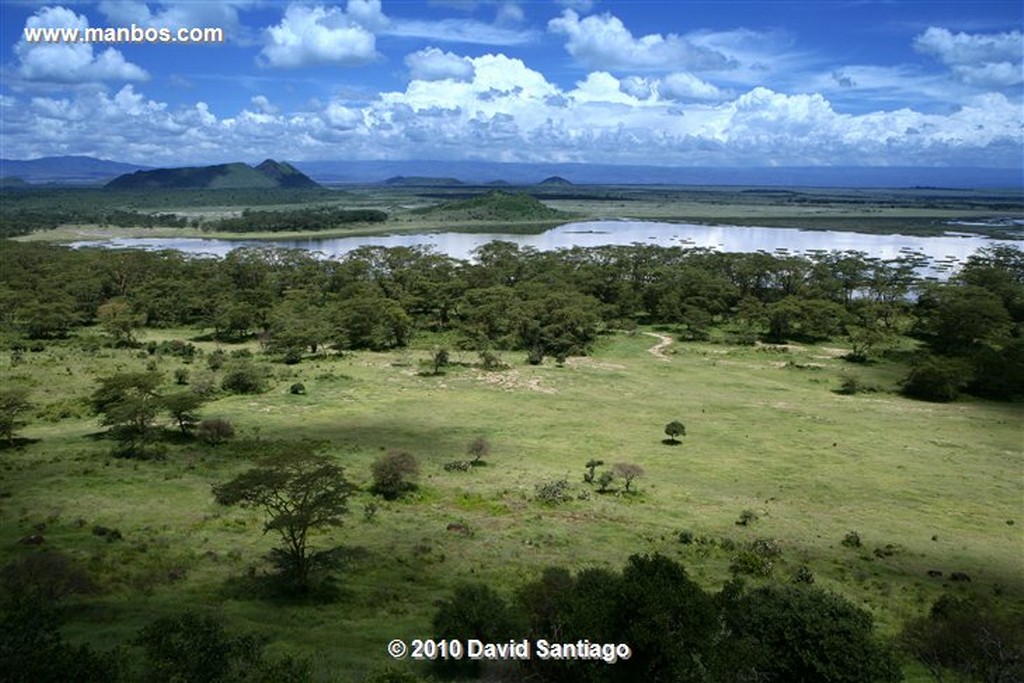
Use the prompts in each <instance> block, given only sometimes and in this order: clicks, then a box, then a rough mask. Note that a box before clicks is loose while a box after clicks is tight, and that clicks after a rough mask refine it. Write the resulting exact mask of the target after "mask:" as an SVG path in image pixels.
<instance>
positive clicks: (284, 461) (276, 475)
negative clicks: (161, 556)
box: [213, 443, 356, 592]
mask: <svg viewBox="0 0 1024 683" xmlns="http://www.w3.org/2000/svg"><path fill="white" fill-rule="evenodd" d="M266 447H267V448H269V449H270V450H271V451H272V454H271V455H269V456H267V457H266V458H265V459H264V460H263V461H262V462H261V463H260V464H259V465H258V466H257V467H254V468H252V469H250V470H248V471H246V472H243V473H242V474H240V475H238V476H237V477H235V478H234V479H232V480H231V481H229V482H226V483H224V484H219V485H217V486H214V487H213V495H214V498H215V499H216V500H217V502H218V503H220V504H221V505H239V506H241V507H247V508H255V509H258V510H263V512H264V513H265V514H266V522H265V523H264V525H263V533H268V532H271V531H272V532H274V533H276V534H277V535H278V536H279V537H280V539H281V546H280V547H279V548H274V549H273V550H272V551H271V552H270V560H271V562H272V563H273V564H274V565H275V566H276V567H277V569H278V571H279V572H280V573H281V575H282V576H283V577H284V578H285V579H286V581H288V583H289V584H290V585H291V586H292V587H294V588H296V589H298V590H299V591H302V592H304V591H307V590H308V589H309V587H310V577H311V575H312V573H313V571H314V569H317V568H320V567H325V566H330V565H331V564H332V562H333V560H334V557H335V551H334V550H316V549H314V548H313V547H312V546H310V544H309V536H310V534H311V533H312V532H314V531H317V530H320V529H324V528H327V527H337V526H341V517H342V515H344V514H345V513H346V512H348V506H347V501H348V497H349V496H350V495H351V494H352V493H353V492H354V491H355V490H356V487H355V485H354V484H352V483H350V482H349V481H348V480H347V479H346V478H345V470H344V468H343V467H341V466H340V465H336V464H334V462H332V461H331V460H330V459H329V458H327V457H325V456H323V455H319V454H317V453H316V451H315V446H314V445H312V444H310V443H298V444H279V445H274V444H271V445H270V446H266Z"/></svg>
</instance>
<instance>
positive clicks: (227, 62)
mask: <svg viewBox="0 0 1024 683" xmlns="http://www.w3.org/2000/svg"><path fill="white" fill-rule="evenodd" d="M1022 12H1024V10H1022V3H1021V2H1020V1H1019V0H1005V1H1004V0H999V1H994V2H992V1H985V0H978V1H975V2H970V3H967V2H959V1H956V2H953V1H941V0H940V1H934V0H931V1H907V2H899V1H878V2H872V1H870V0H860V1H854V0H851V1H843V0H824V1H822V0H816V1H814V2H804V1H799V2H781V1H775V0H764V1H756V0H747V1H745V2H730V1H727V0H723V1H715V2H712V1H708V0H705V1H687V0H661V1H657V2H650V1H643V0H640V1H631V2H621V1H620V2H613V1H609V0H604V1H602V0H533V1H530V2H517V1H515V0H425V1H422V2H397V1H396V2H389V1H388V0H384V1H383V2H381V1H379V0H348V1H347V2H342V3H338V4H334V3H316V2H313V3H306V2H279V1H276V0H274V1H270V0H229V1H225V2H205V1H191V2H142V1H139V0H103V1H96V2H65V3H62V4H53V3H41V2H32V1H30V0H4V2H3V3H2V4H0V13H2V16H0V19H2V22H0V40H2V43H3V46H2V60H0V78H2V81H0V116H2V130H0V147H2V150H0V153H2V156H3V157H5V158H33V157H38V156H49V155H58V154H88V155H93V156H98V157H103V158H109V159H115V160H120V161H130V162H136V163H143V164H149V165H167V164H186V163H215V162H224V161H234V160H244V161H250V162H252V161H259V160H261V159H263V158H265V157H268V156H272V157H275V158H279V159H288V160H293V161H301V160H345V159H479V160H488V161H519V162H530V161H552V162H568V161H572V162H595V163H613V164H614V163H622V164H654V165H682V166H806V165H812V166H813V165H832V166H846V165H867V166H993V167H1020V166H1021V164H1022V145H1024V68H1022V64H1021V61H1022V52H1024V37H1022V34H1021V31H1022V24H1024V17H1022ZM133 23H134V24H136V25H138V26H143V27H170V28H174V29H177V28H180V27H220V28H223V29H224V30H225V32H226V36H227V40H226V42H225V43H223V44H218V45H183V44H173V45H169V44H162V45H134V44H120V45H100V44H93V45H87V44H80V45H39V44H29V43H27V42H26V41H25V40H24V37H23V29H24V28H25V27H26V26H29V27H43V26H45V27H60V26H68V27H74V26H78V27H85V26H90V27H119V26H129V25H131V24H133Z"/></svg>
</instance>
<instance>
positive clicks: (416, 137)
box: [0, 53, 1024, 166]
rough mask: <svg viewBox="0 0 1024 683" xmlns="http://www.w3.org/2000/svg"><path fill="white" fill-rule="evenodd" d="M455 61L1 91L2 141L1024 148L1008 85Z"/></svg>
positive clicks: (119, 153) (336, 150)
mask: <svg viewBox="0 0 1024 683" xmlns="http://www.w3.org/2000/svg"><path fill="white" fill-rule="evenodd" d="M442 54H443V53H442ZM465 59H466V60H467V61H468V62H469V64H470V65H471V66H472V74H471V76H469V77H468V78H466V79H464V80H457V79H455V78H446V79H442V80H425V79H413V80H411V81H409V83H408V84H407V85H406V86H405V88H404V89H401V90H396V91H393V92H386V93H382V94H381V95H379V96H378V97H377V98H376V99H374V100H372V101H369V102H366V101H359V102H356V101H352V100H346V99H344V98H341V97H338V98H335V99H332V100H330V101H327V102H323V103H317V102H313V103H310V104H308V105H307V106H306V107H305V109H304V110H301V111H296V112H277V111H275V110H274V108H273V107H272V106H271V105H270V103H269V102H268V101H265V100H264V99H260V96H256V97H254V98H253V99H252V101H251V105H248V109H246V110H243V111H241V112H238V113H234V114H230V115H220V116H218V114H217V113H215V112H214V111H212V110H211V108H210V107H208V106H207V105H206V104H204V103H202V102H197V103H196V104H194V105H192V106H187V107H178V108H171V107H169V106H167V105H165V104H163V103H160V102H155V101H152V100H150V99H148V98H146V97H145V96H144V95H143V94H141V93H140V92H138V91H137V90H135V89H134V88H133V87H131V86H126V87H124V88H122V89H121V90H120V91H118V92H117V93H114V94H107V93H104V92H98V91H96V92H77V93H73V95H74V96H73V97H69V98H53V97H35V98H31V99H29V100H26V99H18V100H15V99H14V98H11V97H8V98H5V99H3V100H2V101H0V104H2V105H3V107H4V122H5V128H4V131H3V133H2V134H0V135H2V137H0V141H2V143H3V144H4V148H5V150H7V152H6V153H7V154H10V155H11V156H19V157H27V156H32V155H34V154H39V153H49V154H52V153H55V152H65V153H88V154H96V155H98V156H107V157H117V158H122V159H125V160H131V161H140V162H146V163H150V164H159V163H182V162H183V161H188V162H220V161H224V160H225V159H239V158H253V159H256V158H263V157H266V156H278V157H285V158H289V159H293V160H302V159H325V158H352V159H379V158H392V159H403V158H404V159H408V158H418V159H467V158H486V159H490V160H504V161H585V162H595V163H640V164H644V163H652V162H653V161H655V160H656V163H660V164H681V165H716V164H717V165H735V164H744V165H767V164H778V165H814V164H823V165H859V164H866V165H870V164H882V165H884V164H891V163H899V164H904V165H915V164H921V165H933V164H950V163H956V164H961V165H971V164H978V165H988V166H992V165H1001V166H1012V165H1013V164H1014V163H1018V164H1019V163H1020V162H1021V149H1022V145H1024V139H1022V129H1021V125H1020V108H1019V104H1015V103H1014V102H1012V101H1011V100H1010V98H1008V97H1007V96H1006V95H1004V94H1002V93H990V94H986V95H981V96H974V97H971V98H967V99H965V100H964V101H963V103H962V105H961V106H960V108H959V109H957V110H956V111H953V112H949V111H948V110H946V111H943V112H942V113H924V112H919V111H914V110H912V109H907V108H901V109H893V110H877V111H871V112H868V113H864V114H851V113H844V112H842V111H839V110H837V109H836V108H835V107H834V106H833V103H832V102H831V101H830V100H829V99H828V98H827V97H825V96H824V95H822V94H819V93H813V92H811V93H803V94H784V93H780V92H777V91H774V90H771V89H768V88H763V87H759V88H753V89H750V90H747V91H745V92H742V93H740V94H739V95H737V96H732V95H723V96H722V97H721V99H713V100H712V99H709V100H697V99H685V98H679V99H673V98H670V97H669V96H668V90H671V84H672V83H675V86H676V87H677V88H678V89H680V90H681V91H682V94H686V95H690V96H692V95H693V94H694V93H697V94H699V93H700V92H701V90H702V88H703V86H702V85H701V83H702V82H700V81H699V79H697V80H694V79H693V78H687V77H686V76H689V74H685V72H677V73H676V74H669V75H667V76H664V77H639V76H631V77H629V78H623V79H618V78H616V77H615V76H614V75H613V74H611V73H609V72H606V71H598V70H595V71H593V72H591V73H589V74H588V75H587V76H586V78H583V79H581V80H580V81H578V82H577V83H575V84H574V85H573V86H571V87H569V88H563V87H559V86H558V85H556V84H554V83H552V82H550V81H548V80H547V79H546V78H545V76H544V75H543V74H541V73H540V72H538V71H535V70H533V69H531V68H529V67H528V66H527V65H526V64H525V63H524V62H522V61H521V60H519V59H513V58H510V57H508V56H505V55H502V54H491V55H483V56H479V57H468V58H465ZM672 75H675V76H676V78H671V76H672ZM676 95H679V93H676ZM249 109H251V111H250V110H249ZM182 150H187V153H188V154H189V155H190V158H188V159H182V158H181V156H180V155H181V154H182Z"/></svg>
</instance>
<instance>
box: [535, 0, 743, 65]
mask: <svg viewBox="0 0 1024 683" xmlns="http://www.w3.org/2000/svg"><path fill="white" fill-rule="evenodd" d="M548 30H549V31H551V32H552V33H560V34H564V35H565V36H567V37H568V40H567V42H566V44H565V49H566V50H567V51H568V52H569V54H570V55H572V56H573V58H574V59H576V60H577V61H578V62H580V63H581V64H584V65H585V66H588V67H591V68H596V69H607V70H622V69H631V70H654V71H657V70H675V69H680V68H684V69H688V70H694V71H702V70H718V69H727V68H732V67H735V66H736V63H735V62H734V61H733V60H731V59H730V58H728V57H726V56H725V55H724V54H722V53H721V52H718V51H716V50H713V49H710V48H707V47H702V46H700V45H696V44H694V43H692V42H690V41H688V40H686V39H685V38H683V37H681V36H678V35H675V34H672V33H670V34H668V35H664V36H663V35H661V34H658V33H652V34H650V35H646V36H643V37H640V38H635V37H634V36H633V34H632V33H631V32H630V31H629V29H627V28H626V26H625V24H623V23H622V20H620V19H619V18H618V17H616V16H614V15H612V14H608V13H605V14H601V15H592V16H589V17H585V18H583V19H580V15H579V14H577V13H576V12H575V11H574V10H571V9H567V10H564V11H563V12H562V16H560V17H558V18H556V19H552V20H551V21H549V22H548Z"/></svg>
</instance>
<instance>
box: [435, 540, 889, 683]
mask: <svg viewBox="0 0 1024 683" xmlns="http://www.w3.org/2000/svg"><path fill="white" fill-rule="evenodd" d="M524 621H525V624H526V627H525V630H522V629H523V627H522V626H520V627H519V630H516V624H520V623H523V622H524ZM434 632H435V633H434V634H435V636H436V637H445V638H461V639H466V638H477V639H480V640H483V641H485V642H487V641H490V642H500V641H502V640H505V641H506V642H507V640H508V639H510V638H516V639H517V640H518V639H519V638H522V637H526V638H527V639H528V640H530V641H531V642H533V641H536V640H537V639H546V640H548V641H549V642H559V643H575V642H577V641H579V640H589V641H590V642H592V643H628V644H629V645H630V647H631V649H632V656H631V657H630V658H629V659H628V660H619V661H616V662H615V663H614V664H607V663H605V662H603V661H571V660H569V661H540V660H538V659H536V658H535V659H533V660H529V661H524V662H521V663H520V665H521V666H522V668H523V672H522V673H523V675H524V676H528V677H530V680H538V681H565V682H569V681H572V682H573V683H575V682H578V681H601V682H605V681H608V682H612V681H623V682H626V681H630V682H631V681H654V682H660V681H664V682H666V683H668V682H670V681H671V682H673V683H676V682H685V681H773V682H774V681H777V682H779V683H782V682H785V683H790V682H807V683H810V682H812V681H836V682H837V683H842V682H844V681H849V682H850V683H854V682H856V683H872V682H879V683H881V682H888V681H899V680H901V674H900V669H899V666H898V662H897V661H896V659H895V658H894V656H893V655H892V653H891V652H890V651H889V650H888V649H886V648H885V647H884V646H882V645H881V644H880V643H879V642H878V641H877V640H876V639H875V636H874V633H873V625H872V621H871V617H870V616H869V615H868V614H867V613H866V612H863V611H861V610H859V609H857V608H856V607H854V606H853V605H851V604H850V603H848V602H847V601H846V600H844V599H843V598H841V597H839V596H837V595H835V594H832V593H829V592H827V591H823V590H820V589H816V588H812V587H808V586H787V585H777V586H776V585H772V586H767V587H764V588H758V589H755V590H753V591H750V592H746V591H744V589H743V587H742V584H739V583H732V584H729V585H728V586H727V587H726V590H725V591H723V593H721V594H720V595H719V596H717V597H714V596H711V595H709V594H708V593H706V592H705V591H704V590H703V589H701V587H700V586H699V585H698V584H697V583H695V582H694V581H693V580H692V579H691V578H690V577H689V576H688V575H687V573H686V571H685V570H684V569H683V567H682V566H680V565H679V564H678V563H676V562H675V561H674V560H672V559H670V558H667V557H665V556H663V555H634V556H632V557H631V558H630V559H629V563H628V564H627V565H626V567H625V568H624V569H623V570H622V572H621V573H617V572H613V571H609V570H606V569H587V570H583V571H581V572H579V573H578V574H576V575H575V576H573V575H570V574H569V572H567V571H566V570H564V569H549V570H547V571H545V572H544V574H543V576H542V578H541V579H540V580H538V581H535V582H532V583H529V584H527V585H525V586H523V587H522V588H521V589H520V590H519V592H518V594H517V601H516V603H515V604H514V606H513V607H511V608H510V607H509V606H508V604H507V603H506V602H505V601H504V600H503V599H502V598H501V597H500V596H499V595H497V594H496V593H494V591H492V590H490V589H489V588H488V587H487V586H483V585H473V586H461V587H460V588H459V589H457V590H456V592H455V595H454V596H453V597H452V599H451V600H449V601H447V602H446V603H444V604H443V605H442V607H441V609H440V610H439V611H438V613H437V615H436V616H435V618H434ZM463 666H466V665H463ZM440 669H441V671H442V672H447V673H450V672H452V669H451V667H450V666H442V667H441V668H440ZM474 672H477V670H476V669H474Z"/></svg>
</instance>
